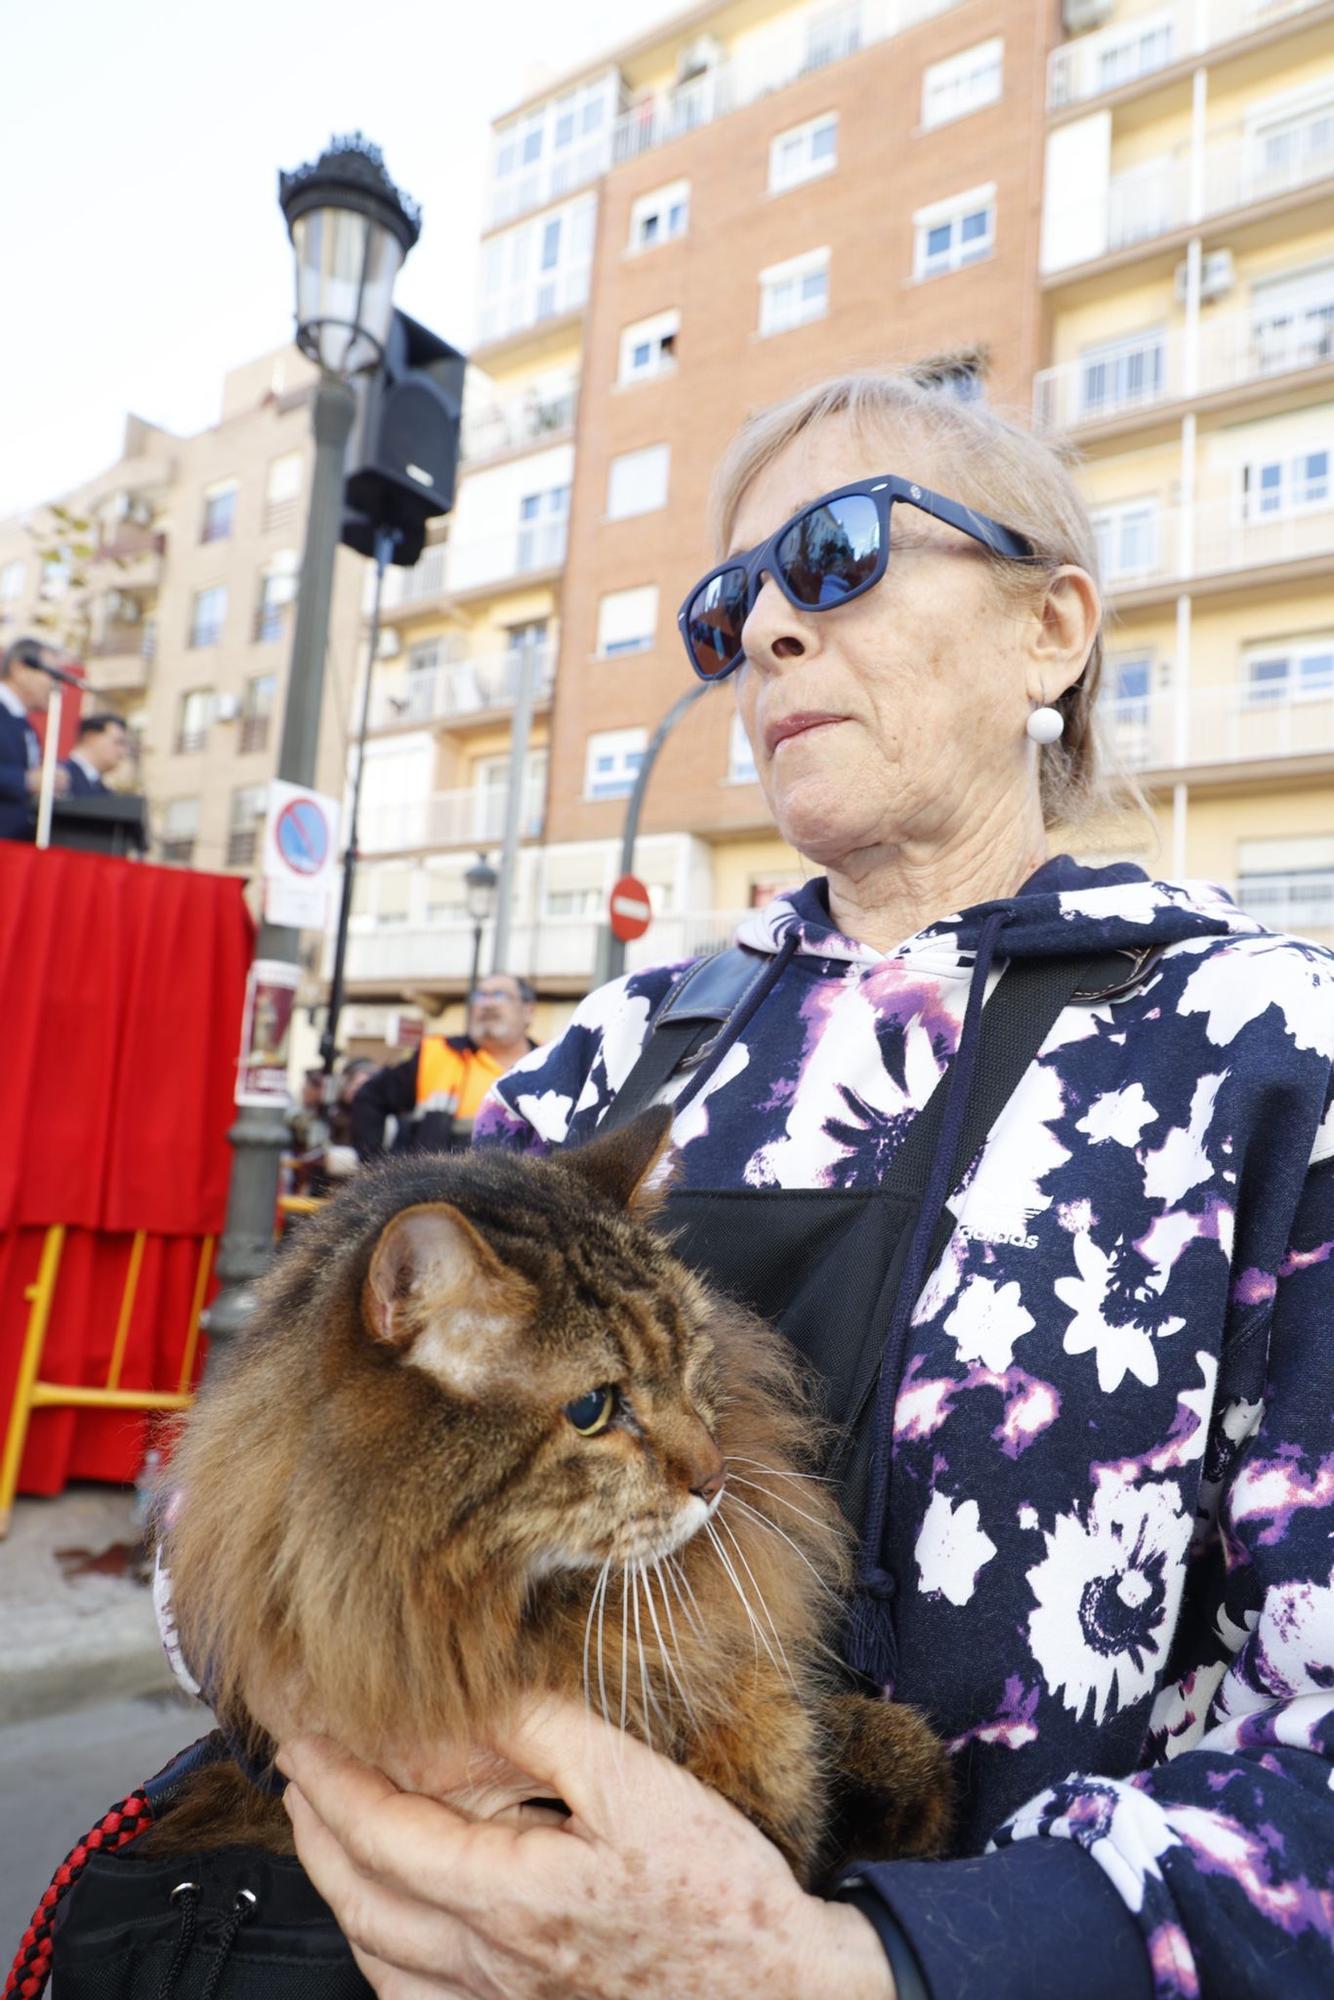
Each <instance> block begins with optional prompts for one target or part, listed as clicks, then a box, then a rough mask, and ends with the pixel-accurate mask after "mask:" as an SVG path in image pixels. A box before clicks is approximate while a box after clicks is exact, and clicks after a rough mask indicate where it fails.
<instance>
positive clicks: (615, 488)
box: [607, 444, 671, 521]
mask: <svg viewBox="0 0 1334 2000" xmlns="http://www.w3.org/2000/svg"><path fill="white" fill-rule="evenodd" d="M670 462H671V448H670V446H668V445H665V444H650V445H646V446H645V447H644V449H643V450H642V451H626V452H622V453H621V455H620V457H619V458H614V459H613V460H612V462H611V469H610V473H609V476H608V479H607V514H608V517H609V518H610V519H611V520H613V521H619V520H622V519H624V517H625V516H626V515H627V514H651V513H653V512H654V511H655V509H656V508H658V507H665V506H666V505H667V474H668V468H669V465H670Z"/></svg>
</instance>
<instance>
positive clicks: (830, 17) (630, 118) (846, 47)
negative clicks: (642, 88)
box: [612, 0, 957, 163]
mask: <svg viewBox="0 0 1334 2000" xmlns="http://www.w3.org/2000/svg"><path fill="white" fill-rule="evenodd" d="M956 4H957V0H847V4H844V5H832V6H831V5H830V4H829V0H822V4H820V5H818V6H814V7H811V8H809V9H808V10H807V11H805V12H804V13H802V14H800V15H799V16H797V18H796V19H795V20H793V19H792V18H791V17H789V18H788V19H787V20H784V21H782V22H779V23H776V24H775V26H774V27H773V28H772V29H770V30H769V32H768V33H767V34H764V35H761V34H756V35H754V36H752V37H750V38H748V41H747V43H746V46H745V48H744V50H743V51H742V52H741V53H740V54H738V55H737V56H736V57H734V58H732V59H731V60H730V61H726V62H721V63H719V64H717V65H716V66H715V67H714V68H712V69H708V70H705V71H704V72H703V74H702V75H700V76H695V77H691V78H690V79H689V80H688V81H686V82H684V83H679V84H677V85H676V86H675V87H674V88H673V89H671V90H666V91H662V92H660V93H659V94H658V95H657V96H656V97H651V98H646V99H644V100H643V102H642V103H639V104H635V105H632V106H631V108H630V109H629V110H628V111H626V112H624V113H623V114H622V115H621V117H620V118H618V119H617V121H616V125H615V128H614V132H613V137H612V158H613V160H614V161H616V162H617V163H619V162H621V161H624V160H633V159H636V158H638V156H639V155H640V154H641V153H646V152H648V151H649V150H650V148H652V147H654V146H663V145H666V144H667V143H668V141H669V140H671V139H677V138H679V137H680V136H681V135H682V133H685V132H693V131H695V130H696V129H697V128H698V127H699V126H701V125H710V124H712V123H713V121H714V119H716V118H722V117H725V116H726V114H727V113H728V112H729V111H739V110H741V108H742V107H743V106H744V105H747V104H753V103H754V102H755V101H756V99H757V98H761V97H765V96H767V95H768V93H769V92H770V91H772V90H781V89H783V87H784V86H785V85H786V84H789V83H795V82H796V81H797V79H798V78H799V77H803V76H810V75H811V74H812V73H813V72H814V71H816V70H820V69H824V68H826V67H827V66H828V64H830V63H832V62H838V61H839V60H840V59H841V58H842V57H844V56H849V55H852V54H854V53H855V52H856V51H857V50H858V49H866V48H871V47H873V46H874V44H875V43H877V42H883V41H888V40H889V39H890V37H891V36H894V35H898V34H902V33H903V31H904V30H905V29H907V28H911V27H914V26H916V24H917V23H918V22H919V21H925V20H929V19H930V18H931V16H932V15H935V14H943V13H946V12H947V11H948V10H949V9H950V8H951V7H952V6H954V5H956Z"/></svg>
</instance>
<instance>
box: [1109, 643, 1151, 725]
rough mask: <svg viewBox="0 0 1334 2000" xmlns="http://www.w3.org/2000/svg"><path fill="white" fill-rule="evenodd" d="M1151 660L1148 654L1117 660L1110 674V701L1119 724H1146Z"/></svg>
mask: <svg viewBox="0 0 1334 2000" xmlns="http://www.w3.org/2000/svg"><path fill="white" fill-rule="evenodd" d="M1152 673H1153V659H1152V656H1151V655H1150V654H1148V653H1138V654H1135V655H1134V656H1133V657H1132V658H1130V659H1124V660H1118V661H1117V662H1116V664H1115V667H1114V669H1113V673H1112V700H1113V701H1114V702H1115V704H1116V715H1117V719H1118V721H1121V722H1147V721H1148V719H1149V693H1150V688H1151V685H1152Z"/></svg>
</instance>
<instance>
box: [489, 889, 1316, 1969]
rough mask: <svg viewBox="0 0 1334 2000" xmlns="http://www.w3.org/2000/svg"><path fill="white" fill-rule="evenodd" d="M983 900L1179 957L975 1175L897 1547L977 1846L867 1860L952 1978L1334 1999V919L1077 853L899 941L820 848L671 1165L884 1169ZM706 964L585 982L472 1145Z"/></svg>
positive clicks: (1143, 988)
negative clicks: (1299, 927)
mask: <svg viewBox="0 0 1334 2000" xmlns="http://www.w3.org/2000/svg"><path fill="white" fill-rule="evenodd" d="M998 909H1003V910H1004V911H1005V919H1006V920H1005V929H1004V932H1003V938H1002V941H1001V943H1000V946H999V953H1000V958H1001V959H1005V958H1010V959H1017V958H1032V957H1049V956H1052V955H1067V954H1071V953H1079V954H1091V953H1096V952H1101V951H1104V950H1112V949H1116V948H1122V947H1127V946H1129V947H1134V948H1136V949H1138V948H1140V947H1143V946H1144V945H1146V944H1157V945H1159V946H1161V947H1162V951H1161V956H1159V957H1158V959H1157V960H1156V963H1155V964H1154V966H1153V969H1152V971H1151V972H1150V973H1149V975H1148V977H1147V978H1146V980H1145V981H1144V983H1143V984H1142V985H1140V986H1139V987H1137V988H1136V989H1135V990H1133V991H1132V992H1130V993H1129V994H1127V995H1126V996H1125V997H1123V998H1120V999H1113V1000H1108V1001H1103V1002H1099V1003H1096V1004H1093V1005H1089V1004H1087V1003H1084V1004H1078V1003H1077V1004H1072V1005H1071V1006H1069V1007H1067V1008H1066V1010H1065V1011H1064V1012H1063V1013H1062V1014H1061V1016H1060V1017H1059V1019H1058V1021H1057V1022H1056V1025H1055V1026H1054V1028H1053V1029H1052V1030H1051V1032H1050V1033H1049V1034H1048V1036H1047V1039H1046V1041H1045V1042H1044V1044H1043V1047H1042V1049H1041V1051H1040V1053H1039V1056H1038V1058H1037V1060H1036V1061H1034V1062H1033V1063H1032V1064H1031V1065H1030V1067H1029V1069H1028V1071H1027V1073H1026V1075H1025V1076H1024V1078H1023V1080H1022V1082H1021V1083H1020V1085H1019V1087H1018V1089H1017V1090H1016V1091H1015V1093H1014V1095H1013V1096H1012V1098H1011V1099H1010V1102H1009V1104H1008V1105H1007V1106H1006V1108H1005V1110H1004V1112H1003V1113H1002V1114H1001V1116H1000V1118H999V1119H998V1121H997V1123H996V1124H995V1126H994V1127H993V1129H992V1132H991V1135H990V1137H989V1139H988V1141H987V1143H986V1145H985V1146H984V1148H983V1150H982V1152H981V1153H980V1154H979V1156H978V1158H977V1160H976V1161H975V1163H974V1165H973V1167H972V1169H971V1171H970V1173H969V1175H968V1177H967V1179H966V1181H965V1183H964V1185H963V1186H962V1187H961V1188H958V1189H955V1190H953V1191H952V1193H951V1196H950V1200H949V1207H950V1210H951V1212H952V1214H953V1215H954V1217H955V1221H956V1226H955V1229H954V1232H953V1236H952V1239H951V1240H950V1242H949V1244H948V1246H947V1248H946V1250H945V1252H944V1254H943V1256H942V1258H941V1260H940V1262H939V1264H938V1265H937V1267H936V1268H935V1270H933V1271H932V1272H931V1273H930V1274H929V1276H928V1278H927V1280H926V1283H925V1285H924V1286H923V1288H922V1290H921V1293H920V1295H919V1297H918V1299H917V1301H916V1305H915V1308H914V1311H913V1317H912V1329H911V1338H910V1341H909V1344H908V1349H907V1356H908V1359H907V1363H906V1367H905V1369H904V1372H903V1374H902V1377H901V1379H900V1381H899V1384H898V1389H897V1399H896V1403H895V1414H894V1440H893V1451H894V1459H893V1486H892V1496H893V1498H892V1506H891V1510H890V1512H891V1519H890V1522H889V1524H888V1539H887V1545H886V1546H887V1548H888V1549H889V1550H890V1552H891V1553H892V1558H893V1565H894V1569H895V1571H896V1574H897V1575H898V1577H899V1579H900V1597H899V1605H898V1642H899V1667H898V1677H897V1680H896V1683H895V1686H894V1690H893V1692H894V1694H895V1695H896V1697H897V1698H899V1699H901V1700H905V1701H911V1702H914V1703H916V1704H918V1705H919V1706H920V1707H921V1708H922V1709H923V1710H924V1711H925V1713H926V1714H927V1715H928V1717H929V1718H930V1720H931V1721H932V1723H933V1724H934V1726H935V1727H936V1728H937V1730H938V1731H939V1732H940V1733H941V1735H942V1736H943V1737H944V1738H945V1739H946V1740H947V1741H948V1742H949V1744H950V1746H951V1749H952V1750H953V1752H954V1757H955V1768H956V1773H957V1778H958V1782H959V1787H960V1794H961V1801H962V1806H961V1818H960V1829H959V1839H958V1843H957V1850H956V1853H955V1855H954V1857H953V1858H952V1859H949V1860H946V1861H940V1862H906V1861H905V1862H893V1863H888V1864H868V1865H866V1866H864V1867H862V1868H860V1869H859V1870H857V1871H856V1873H855V1874H854V1875H851V1876H850V1877H849V1878H848V1880H847V1881H846V1882H845V1884H844V1885H843V1886H844V1892H845V1893H847V1894H849V1895H850V1896H852V1897H853V1898H854V1900H856V1902H857V1903H858V1906H859V1907H860V1908H862V1909H863V1910H864V1911H865V1913H866V1914H867V1915H868V1916H869V1917H870V1918H871V1920H872V1921H873V1922H877V1923H881V1924H882V1927H887V1928H888V1929H889V1930H896V1931H897V1935H898V1937H899V1938H900V1939H901V1938H902V1937H903V1936H905V1935H906V1937H907V1938H908V1940H909V1941H910V1943H911V1946H912V1951H913V1954H914V1956H915V1958H916V1961H917V1966H918V1969H919V1970H920V1971H921V1973H922V1975H923V1982H924V1986H925V1990H926V1991H927V1992H929V1993H930V1994H931V1995H932V1996H934V2000H963V1996H968V1997H969V2000H971V1996H974V1995H976V1996H977V2000H982V1996H983V1995H985V1996H987V2000H1046V1996H1048V1995H1050V1996H1051V2000H1055V1997H1056V1996H1057V1995H1060V1996H1062V2000H1068V1996H1079V2000H1127V1997H1128V1996H1149V1995H1153V1996H1156V2000H1194V1996H1197V1995H1198V1996H1202V2000H1221V1996H1229V2000H1230V1996H1233V1995H1239V1996H1241V1995H1244V1996H1248V2000H1249V1996H1252V1995H1256V1996H1258V1995H1266V1996H1267V1995H1279V1994H1281V1995H1283V1996H1284V2000H1299V1997H1300V2000H1304V1996H1307V1995H1309V1996H1312V2000H1314V1996H1316V1995H1322V1996H1328V1995H1330V1994H1331V1993H1334V1093H1332V1091H1331V1072H1332V1066H1334V954H1332V953H1330V952H1328V951H1326V950H1324V949H1322V948H1321V947H1319V946H1317V945H1314V944H1309V943H1304V942H1302V941H1300V940H1297V939H1292V938H1285V937H1279V936H1275V935H1274V934H1273V933H1271V932H1268V931H1266V930H1264V929H1263V928H1262V927H1261V926H1260V925H1259V924H1257V923H1256V922H1254V921H1253V920H1252V919H1251V918H1249V917H1247V916H1245V915H1243V914H1242V913H1241V912H1240V911H1239V910H1238V909H1237V908H1236V907H1235V906H1234V904H1233V903H1232V902H1231V901H1230V900H1229V899H1228V898H1227V896H1226V895H1224V894H1223V893H1222V891H1220V890H1218V889H1215V888H1213V887H1211V886H1210V885H1207V884H1202V883H1185V884H1172V883H1162V882H1152V881H1150V880H1148V879H1147V877H1145V876H1144V875H1143V873H1142V872H1141V871H1140V870H1138V869H1135V868H1132V867H1129V866H1117V867H1114V868H1105V869H1098V870H1094V869H1086V868H1082V867H1080V866H1079V865H1078V864H1077V863H1075V862H1074V861H1072V860H1070V859H1069V858H1068V857H1066V856H1061V857H1058V858H1057V859H1055V860H1053V861H1049V862H1047V863H1045V864H1044V865H1043V867H1042V868H1040V869H1039V870H1038V872H1037V874H1036V875H1034V876H1033V877H1032V878H1031V879H1030V880H1029V882H1027V883H1026V884H1025V886H1024V888H1023V890H1021V891H1020V893H1019V894H1018V895H1017V896H1016V897H1014V898H1013V899H1010V901H1009V902H1008V903H1006V904H987V905H981V906H978V907H977V908H974V909H970V910H966V911H964V912H962V913H961V914H959V915H956V916H951V917H948V918H946V919H945V920H943V921H941V922H938V923H933V924H932V925H930V926H929V927H928V928H927V929H925V930H923V931H920V932H919V933H917V935H916V936H914V937H912V938H909V939H908V940H907V941H906V942H905V943H904V944H902V945H901V946H900V947H899V948H898V949H897V950H895V951H893V952H890V953H884V954H882V953H880V952H878V951H875V950H873V949H872V948H870V947H868V946H866V945H863V944H860V943H858V942H856V941H854V940H852V939H849V938H845V937H842V936H840V935H839V934H838V933H837V931H835V930H834V928H833V926H832V923H831V920H830V916H829V909H828V901H827V894H826V888H825V884H824V883H823V882H822V881H812V882H808V883H807V884H806V885H805V886H804V887H803V888H802V889H800V890H799V891H796V892H794V893H793V894H791V895H789V896H786V897H782V898H780V899H779V900H777V901H776V902H773V903H771V904H770V905H769V907H768V908H767V909H766V910H764V911H762V912H759V913H757V914H756V915H754V916H752V917H751V918H749V919H748V920H747V921H746V922H745V923H744V924H743V926H742V927H741V930H740V932H739V933H738V939H739V941H740V942H742V943H745V944H747V945H750V946H751V947H752V948H754V949H756V950H759V951H762V952H767V953H776V952H777V951H778V949H779V947H780V946H781V945H782V944H783V943H784V942H785V940H787V939H789V938H790V937H791V936H792V935H793V934H795V935H796V938H797V945H796V949H795V955H794V956H792V957H791V958H790V960H789V962H788V963H787V964H786V965H785V966H784V968H783V971H782V976H781V978H779V979H778V981H777V983H776V984H775V985H774V986H773V987H772V989H771V990H770V991H769V992H768V994H767V996H766V997H765V999H764V1001H763V1004H762V1005H761V1006H760V1007H759V1009H758V1011H757V1012H756V1013H755V1014H754V1016H753V1018H752V1019H751V1020H750V1021H749V1023H748V1025H747V1026H746V1028H745V1030H744V1033H743V1034H742V1036H741V1037H740V1039H739V1040H738V1041H737V1042H736V1043H735V1044H734V1045H733V1047H732V1048H731V1049H730V1050H729V1051H728V1054H727V1056H726V1059H725V1060H724V1061H723V1062H722V1064H721V1065H720V1066H719V1068H718V1069H717V1070H716V1071H715V1073H714V1074H713V1075H711V1076H710V1077H709V1079H708V1082H707V1084H706V1086H705V1087H704V1088H703V1089H702V1090H701V1091H700V1092H699V1093H698V1094H697V1095H696V1096H695V1097H694V1098H693V1099H692V1101H691V1102H690V1104H689V1105H688V1107H687V1108H686V1109H685V1110H684V1111H683V1113H682V1115H681V1117H680V1118H679V1120H678V1121H677V1126H676V1130H675V1140H676V1146H677V1149H678V1155H679V1160H680V1169H679V1170H680V1172H681V1174H682V1176H683V1184H684V1185H685V1186H692V1185H693V1186H696V1187H701V1188H708V1187H724V1186H732V1187H753V1188H757V1189H763V1188H766V1187H773V1188H863V1187H871V1186H873V1185H875V1184H876V1182H877V1181H878V1179H879V1177H880V1175H881V1173H882V1172H883V1169H884V1165H885V1163H886V1162H887V1160H888V1159H890V1158H891V1157H892V1155H893V1152H894V1150H895V1148H896V1147H897V1146H898V1145H899V1144H900V1143H901V1142H902V1139H903V1135H904V1133H905V1132H906V1130H907V1129H908V1126H909V1125H910V1123H911V1121H912V1119H913V1118H914V1116H915V1115H916V1114H917V1113H918V1112H919V1111H920V1110H921V1109H922V1107H923V1105H924V1104H925V1103H926V1101H927V1099H928V1098H929V1097H930V1095H931V1093H932V1091H933V1090H934V1088H935V1086H936V1084H937V1082H938V1081H939V1079H940V1076H941V1074H942V1072H943V1070H944V1069H945V1067H946V1066H947V1065H948V1063H949V1061H950V1058H951V1056H952V1055H953V1054H954V1051H955V1049H956V1046H957V1043H958V1038H959V1033H960V1027H961V1024H962V1021H963V1016H964V1008H965V1003H966V1000H967V995H968V988H969V981H970V975H971V969H972V955H973V951H974V949H975V947H976V945H977V941H978V937H979V934H980V932H981V930H982V928H983V925H984V922H985V920H986V919H987V918H988V917H989V916H992V915H993V914H994V913H995V912H996V911H997V910H998ZM998 965H999V961H998ZM682 969H683V968H681V967H680V966H666V967H662V968H658V969H654V970H651V971H645V972H640V973H635V974H632V975H630V976H629V977H628V978H625V979H621V980H618V981H615V982H613V983H612V984H610V985H608V986H605V987H603V988H601V989H600V990H599V991H597V992H594V993H592V994H590V995H589V996H588V998H587V999H585V1000H584V1001H583V1002H582V1003H581V1004H580V1006H579V1008H578V1009H577V1011H576V1013H575V1016H574V1019H573V1021H572V1022H571V1024H570V1026H569V1027H568V1028H567V1029H566V1031H565V1032H564V1034H562V1035H561V1036H560V1037H559V1038H558V1039H557V1040H556V1041H555V1042H553V1043H551V1044H549V1045H548V1046H546V1047H543V1048H540V1049H538V1050H536V1051H534V1053H533V1054H532V1055H530V1056H528V1057H526V1058H525V1059H524V1060H523V1061H521V1062H520V1063H519V1064H518V1066H517V1067H516V1068H514V1069H512V1070H511V1071H510V1072H509V1073H508V1074H507V1075H506V1076H505V1077H504V1078H502V1079H501V1080H500V1081H499V1082H498V1083H497V1084H496V1085H495V1086H494V1088H493V1091H492V1094H491V1097H490V1098H489V1100H488V1102H487V1104H486V1105H485V1106H484V1107H483V1110H482V1112H481V1114H480V1116H479V1118H478V1121H477V1127H476V1143H478V1144H502V1145H510V1146H517V1147H521V1148H526V1149H532V1150H545V1149H547V1148H550V1147H554V1146H557V1145H561V1144H564V1143H565V1142H566V1141H570V1140H573V1141H575V1142H577V1141H579V1140H580V1139H583V1138H586V1137H587V1136H589V1134H591V1133H592V1131H593V1130H594V1129H595V1127H596V1125H597V1123H598V1120H599V1118H600V1117H601V1115H602V1113H603V1112H604V1111H605V1110H606V1108H607V1106H608V1105H609V1103H610V1102H611V1100H612V1098H613V1097H614V1096H615V1094H616V1091H617V1090H618V1089H619V1088H620V1086H621V1084H622V1083H623V1082H624V1080H625V1078H626V1077H627V1075H628V1074H629V1072H630V1070H631V1069H632V1068H633V1066H634V1063H635V1060H636V1058H637V1056H638V1055H639V1053H640V1050H641V1048H642V1047H643V1045H644V1042H645V1039H646V1036H647V1034H648V1032H649V1027H650V1023H651V1020H652V1017H653V1015H654V1012H655V1010H656V1009H657V1007H658V1006H659V1005H660V1004H661V1002H662V1000H663V999H664V997H665V996H666V994H667V992H668V991H669V990H670V988H671V986H672V984H673V982H674V980H675V979H676V978H677V977H679V975H680V973H681V971H682ZM990 976H991V978H992V979H994V978H995V977H997V976H999V972H998V971H996V972H993V973H992V974H991V975H990ZM667 1094H668V1095H670V1094H673V1093H672V1087H671V1086H669V1088H668V1092H667Z"/></svg>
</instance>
